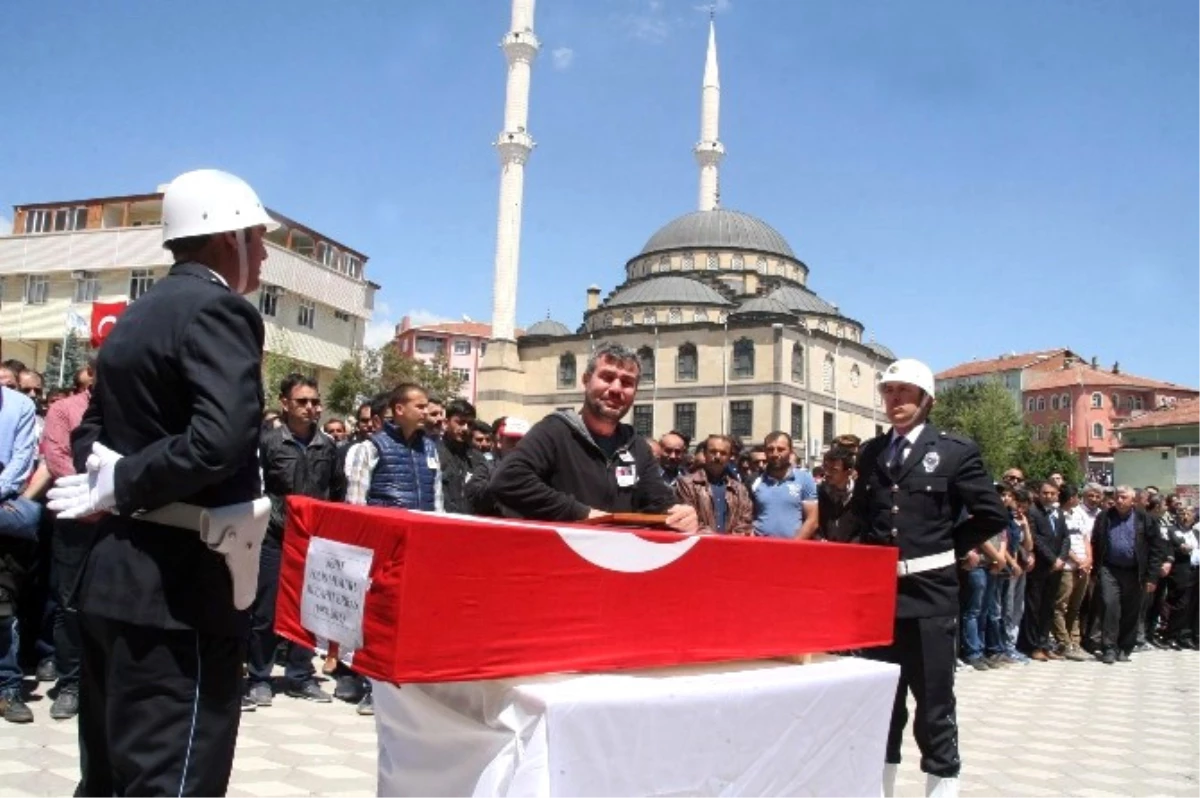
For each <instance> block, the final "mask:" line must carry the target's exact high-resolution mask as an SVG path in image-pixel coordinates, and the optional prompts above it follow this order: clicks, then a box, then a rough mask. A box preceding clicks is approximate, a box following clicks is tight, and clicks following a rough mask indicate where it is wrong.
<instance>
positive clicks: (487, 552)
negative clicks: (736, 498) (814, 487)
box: [275, 496, 897, 683]
mask: <svg viewBox="0 0 1200 798" xmlns="http://www.w3.org/2000/svg"><path fill="white" fill-rule="evenodd" d="M896 552H897V550H896V549H895V548H893V547H884V546H854V545H848V544H839V543H825V542H817V541H804V542H798V541H790V540H788V541H784V540H773V539H770V538H741V537H737V538H735V537H730V536H725V535H704V536H685V535H678V534H675V533H673V532H661V531H650V530H638V531H636V532H633V531H627V530H610V529H597V528H595V527H586V526H578V525H573V524H543V523H537V522H532V521H517V520H512V521H509V520H501V519H484V518H471V517H467V516H459V515H437V514H431V513H412V512H406V511H404V510H391V509H383V508H377V507H355V506H350V505H345V504H330V503H326V502H320V501H316V500H313V499H308V498H302V497H298V496H289V497H288V499H287V529H286V532H285V533H284V536H283V562H282V567H281V569H280V576H279V593H278V600H277V604H276V610H275V629H276V631H277V632H278V633H279V634H281V635H283V636H284V637H286V638H288V639H289V640H293V641H296V642H298V643H301V644H303V645H306V646H310V647H311V646H314V645H315V646H317V647H321V648H324V647H325V646H326V645H328V644H330V643H332V642H337V643H338V648H339V657H340V658H341V659H342V660H343V661H345V662H346V663H347V664H350V666H351V667H352V668H354V669H355V670H356V671H357V672H359V673H361V674H363V675H366V676H371V677H374V678H376V679H381V680H383V681H388V682H396V683H403V682H438V681H458V680H464V679H466V680H470V679H494V678H500V677H507V676H522V675H530V674H539V673H553V672H558V671H604V670H613V669H621V668H647V667H655V666H662V665H679V664H685V663H695V662H713V661H721V660H739V659H758V658H762V657H773V656H780V655H789V654H805V653H812V652H818V651H844V650H847V649H854V648H866V647H870V646H878V645H883V644H886V643H890V642H891V639H892V628H893V624H894V619H895V607H896Z"/></svg>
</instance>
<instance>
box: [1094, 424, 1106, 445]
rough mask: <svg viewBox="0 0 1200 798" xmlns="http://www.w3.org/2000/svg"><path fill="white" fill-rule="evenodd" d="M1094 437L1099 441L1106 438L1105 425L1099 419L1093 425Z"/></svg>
mask: <svg viewBox="0 0 1200 798" xmlns="http://www.w3.org/2000/svg"><path fill="white" fill-rule="evenodd" d="M1092 439H1093V440H1097V441H1102V440H1104V425H1103V424H1101V423H1100V422H1099V421H1097V422H1096V423H1095V424H1093V425H1092Z"/></svg>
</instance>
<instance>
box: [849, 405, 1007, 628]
mask: <svg viewBox="0 0 1200 798" xmlns="http://www.w3.org/2000/svg"><path fill="white" fill-rule="evenodd" d="M890 444H891V432H890V431H889V432H887V433H884V434H883V435H880V436H878V437H875V438H872V439H871V440H869V441H867V442H866V443H865V444H863V447H862V449H861V450H859V454H858V479H857V481H856V482H855V483H854V497H853V499H852V502H853V504H854V511H855V512H856V513H857V514H858V515H859V517H860V522H861V524H862V529H863V533H862V534H863V541H862V542H863V543H867V544H874V545H881V546H896V547H898V548H899V549H900V554H899V557H900V559H901V560H910V559H914V558H917V557H926V556H930V555H934V554H942V553H944V552H946V551H950V550H953V551H954V553H955V554H956V555H957V556H958V557H960V558H961V557H963V556H965V555H966V554H967V552H969V551H970V550H971V549H974V548H975V547H977V546H979V545H980V544H981V543H983V542H984V541H986V540H987V539H988V538H990V537H992V536H993V535H995V534H996V533H997V532H1000V531H1001V530H1003V529H1007V528H1008V517H1009V516H1008V511H1007V510H1006V509H1005V508H1004V504H1003V502H1001V501H1000V495H999V494H998V493H997V492H996V487H995V485H994V483H993V482H992V478H991V477H990V476H988V473H987V471H986V470H985V469H984V467H983V459H982V458H981V457H980V455H979V447H977V446H976V445H975V443H974V442H973V441H971V440H969V439H967V438H964V437H962V436H959V435H954V434H951V433H948V432H942V431H941V430H939V429H937V427H935V426H934V425H933V424H929V423H926V424H925V428H924V429H922V430H921V434H920V436H919V437H918V438H917V440H916V442H915V443H913V444H912V447H911V449H910V451H909V453H908V457H907V458H905V460H904V462H903V463H901V464H900V466H899V468H898V469H896V471H895V473H893V472H892V469H890V468H889V467H888V463H887V456H888V447H889V446H890ZM896 593H897V595H896V617H897V618H933V617H941V616H953V615H957V614H958V612H959V607H958V573H957V569H956V568H955V566H954V565H953V564H951V565H948V566H946V567H944V568H938V569H936V570H932V571H925V572H923V573H919V574H910V575H908V576H904V577H901V578H899V581H898V585H897V588H896Z"/></svg>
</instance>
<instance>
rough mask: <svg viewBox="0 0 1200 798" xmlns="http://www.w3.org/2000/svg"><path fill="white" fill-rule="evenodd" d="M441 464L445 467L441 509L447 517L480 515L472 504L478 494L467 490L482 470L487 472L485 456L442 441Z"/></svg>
mask: <svg viewBox="0 0 1200 798" xmlns="http://www.w3.org/2000/svg"><path fill="white" fill-rule="evenodd" d="M438 461H439V462H440V463H441V466H442V508H443V509H444V510H445V511H446V512H448V513H462V514H464V515H474V514H475V513H477V512H480V510H479V509H478V508H477V507H476V506H475V502H474V501H473V499H474V498H475V496H476V495H477V494H476V493H475V492H473V491H472V492H468V486H469V485H470V483H471V481H472V480H475V479H477V476H476V475H477V474H478V473H479V470H480V469H486V465H487V464H486V460H485V458H484V456H483V452H481V451H479V450H478V449H476V448H475V447H474V446H472V445H471V444H469V443H467V444H457V443H454V442H452V441H447V440H445V439H442V440H440V441H438ZM484 473H486V470H485V471H484ZM486 481H487V480H486V478H485V479H484V483H486Z"/></svg>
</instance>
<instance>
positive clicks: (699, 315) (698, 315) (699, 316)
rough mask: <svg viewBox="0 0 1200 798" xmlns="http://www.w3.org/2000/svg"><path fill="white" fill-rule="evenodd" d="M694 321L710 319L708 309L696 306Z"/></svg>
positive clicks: (693, 315)
mask: <svg viewBox="0 0 1200 798" xmlns="http://www.w3.org/2000/svg"><path fill="white" fill-rule="evenodd" d="M692 321H708V311H707V310H705V309H704V308H696V312H695V313H693V314H692Z"/></svg>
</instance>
